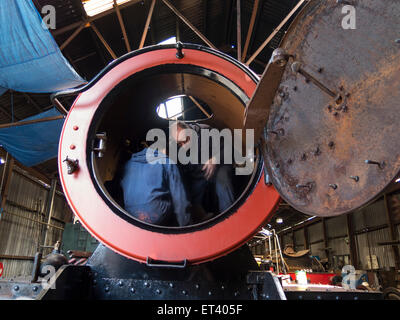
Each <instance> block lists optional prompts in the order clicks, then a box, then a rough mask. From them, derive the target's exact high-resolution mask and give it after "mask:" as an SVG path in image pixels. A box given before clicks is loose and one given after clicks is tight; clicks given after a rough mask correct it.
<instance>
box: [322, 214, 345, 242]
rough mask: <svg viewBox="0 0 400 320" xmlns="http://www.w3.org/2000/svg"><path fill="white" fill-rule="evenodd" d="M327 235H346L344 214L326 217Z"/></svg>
mask: <svg viewBox="0 0 400 320" xmlns="http://www.w3.org/2000/svg"><path fill="white" fill-rule="evenodd" d="M326 234H327V237H328V238H330V237H339V236H344V235H347V217H346V216H345V215H342V216H338V217H335V218H330V219H326Z"/></svg>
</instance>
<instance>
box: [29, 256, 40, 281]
mask: <svg viewBox="0 0 400 320" xmlns="http://www.w3.org/2000/svg"><path fill="white" fill-rule="evenodd" d="M41 260H42V254H41V253H40V252H36V254H35V258H34V260H33V268H32V278H31V282H36V281H37V280H38V278H39V270H40V262H41Z"/></svg>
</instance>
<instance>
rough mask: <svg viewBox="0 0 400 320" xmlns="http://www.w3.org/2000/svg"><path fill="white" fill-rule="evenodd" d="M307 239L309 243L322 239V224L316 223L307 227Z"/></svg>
mask: <svg viewBox="0 0 400 320" xmlns="http://www.w3.org/2000/svg"><path fill="white" fill-rule="evenodd" d="M308 239H309V242H310V243H312V242H315V241H319V240H322V239H324V233H323V230H322V222H318V223H316V224H313V225H311V226H309V227H308Z"/></svg>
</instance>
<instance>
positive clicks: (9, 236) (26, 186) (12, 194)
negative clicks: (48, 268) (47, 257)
mask: <svg viewBox="0 0 400 320" xmlns="http://www.w3.org/2000/svg"><path fill="white" fill-rule="evenodd" d="M48 193H49V191H48V190H47V189H46V188H44V187H43V186H41V185H39V184H37V183H35V182H32V181H31V180H30V179H27V178H26V177H24V176H23V175H21V174H20V173H17V172H15V171H14V172H13V173H12V176H11V181H10V187H9V192H8V198H7V202H6V205H5V206H4V212H3V215H2V219H1V221H0V254H2V255H10V256H23V257H33V256H34V255H35V253H36V252H37V250H38V246H39V245H40V244H41V243H40V232H41V230H42V229H43V230H44V228H45V226H43V225H42V224H39V223H37V222H36V221H39V220H40V221H43V219H44V218H43V213H44V210H45V204H46V200H47V195H48ZM56 199H57V200H56V201H55V205H54V208H53V214H54V216H55V217H58V218H59V219H60V220H63V214H64V212H65V206H64V203H63V202H64V200H63V198H62V197H60V196H57V197H56ZM39 212H40V213H39ZM46 222H47V221H46ZM51 224H52V225H56V226H59V227H63V223H61V222H58V221H55V220H52V221H51ZM49 230H50V231H49V234H48V242H47V244H50V245H54V243H55V242H56V241H57V240H61V237H62V230H59V229H54V228H50V229H49ZM50 251H51V250H50V249H49V250H46V251H44V254H47V253H49V252H50ZM1 262H2V263H3V265H4V273H3V278H11V277H14V278H15V277H18V276H29V275H30V274H31V271H32V263H33V262H32V261H31V260H12V259H3V260H2V261H1Z"/></svg>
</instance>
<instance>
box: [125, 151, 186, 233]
mask: <svg viewBox="0 0 400 320" xmlns="http://www.w3.org/2000/svg"><path fill="white" fill-rule="evenodd" d="M162 160H163V161H162ZM160 162H162V163H160ZM121 187H122V190H123V195H124V204H125V210H126V211H128V212H129V213H130V214H131V215H132V216H133V217H135V218H137V219H139V220H141V221H144V222H147V223H150V224H155V225H162V226H171V225H176V223H177V224H178V225H179V226H186V225H190V224H191V223H192V222H191V212H190V207H191V204H190V202H189V201H188V197H187V194H186V190H185V188H184V185H183V182H182V178H181V174H180V172H179V169H178V166H177V165H176V164H174V163H172V161H171V160H170V159H169V158H168V157H167V155H166V154H165V153H163V152H160V151H158V150H156V149H151V147H150V148H145V149H144V150H142V151H140V152H138V153H135V154H133V155H132V157H131V159H130V160H129V161H128V162H127V163H126V165H125V168H124V173H123V178H122V180H121Z"/></svg>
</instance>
